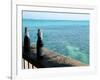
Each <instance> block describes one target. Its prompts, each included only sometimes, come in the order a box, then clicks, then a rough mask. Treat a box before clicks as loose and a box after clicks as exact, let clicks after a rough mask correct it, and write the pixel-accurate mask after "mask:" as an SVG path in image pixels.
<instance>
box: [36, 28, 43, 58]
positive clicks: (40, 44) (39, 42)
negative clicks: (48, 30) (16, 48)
mask: <svg viewBox="0 0 100 80" xmlns="http://www.w3.org/2000/svg"><path fill="white" fill-rule="evenodd" d="M42 47H43V42H42V32H41V31H40V29H38V32H37V59H38V60H39V59H42V58H43V56H41V54H42Z"/></svg>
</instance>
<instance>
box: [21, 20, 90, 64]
mask: <svg viewBox="0 0 100 80" xmlns="http://www.w3.org/2000/svg"><path fill="white" fill-rule="evenodd" d="M22 22H23V23H22V26H23V31H22V32H23V33H22V35H23V37H24V28H25V27H28V29H29V35H30V40H31V43H36V41H37V29H38V28H40V29H41V30H42V32H43V43H44V47H46V48H48V49H49V50H52V51H54V52H58V53H59V54H61V55H64V56H69V57H71V58H74V59H76V60H79V61H81V62H83V63H86V64H89V21H75V20H73V21H72V20H31V19H23V20H22Z"/></svg>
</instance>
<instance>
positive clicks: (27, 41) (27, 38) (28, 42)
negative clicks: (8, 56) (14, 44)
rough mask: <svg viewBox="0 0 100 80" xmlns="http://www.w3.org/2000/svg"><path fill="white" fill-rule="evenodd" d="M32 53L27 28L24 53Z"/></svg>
mask: <svg viewBox="0 0 100 80" xmlns="http://www.w3.org/2000/svg"><path fill="white" fill-rule="evenodd" d="M29 51H30V38H29V35H28V30H27V28H26V27H25V36H24V52H29Z"/></svg>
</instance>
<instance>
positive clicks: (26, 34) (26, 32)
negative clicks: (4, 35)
mask: <svg viewBox="0 0 100 80" xmlns="http://www.w3.org/2000/svg"><path fill="white" fill-rule="evenodd" d="M25 36H27V37H29V32H28V30H27V29H25Z"/></svg>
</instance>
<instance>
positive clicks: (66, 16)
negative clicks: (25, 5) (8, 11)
mask: <svg viewBox="0 0 100 80" xmlns="http://www.w3.org/2000/svg"><path fill="white" fill-rule="evenodd" d="M23 19H42V20H89V14H76V13H53V12H33V11H23Z"/></svg>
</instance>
